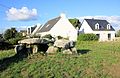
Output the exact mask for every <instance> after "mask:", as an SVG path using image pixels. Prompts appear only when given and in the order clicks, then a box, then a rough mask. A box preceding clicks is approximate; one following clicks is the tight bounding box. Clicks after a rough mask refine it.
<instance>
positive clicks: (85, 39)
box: [78, 34, 98, 41]
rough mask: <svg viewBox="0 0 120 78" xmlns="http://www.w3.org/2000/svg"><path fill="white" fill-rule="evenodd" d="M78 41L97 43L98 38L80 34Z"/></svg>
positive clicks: (93, 35)
mask: <svg viewBox="0 0 120 78" xmlns="http://www.w3.org/2000/svg"><path fill="white" fill-rule="evenodd" d="M78 40H80V41H97V40H98V36H97V35H95V34H80V35H79V36H78Z"/></svg>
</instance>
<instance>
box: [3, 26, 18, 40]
mask: <svg viewBox="0 0 120 78" xmlns="http://www.w3.org/2000/svg"><path fill="white" fill-rule="evenodd" d="M16 34H17V30H16V29H15V28H11V29H7V30H6V31H5V33H4V35H3V37H4V39H5V40H8V39H11V38H15V37H16Z"/></svg>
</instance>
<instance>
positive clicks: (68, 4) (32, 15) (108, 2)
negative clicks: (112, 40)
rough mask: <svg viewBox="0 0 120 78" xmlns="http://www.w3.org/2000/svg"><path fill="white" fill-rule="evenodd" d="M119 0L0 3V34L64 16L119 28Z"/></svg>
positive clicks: (3, 1)
mask: <svg viewBox="0 0 120 78" xmlns="http://www.w3.org/2000/svg"><path fill="white" fill-rule="evenodd" d="M119 6H120V0H1V1H0V33H3V32H4V31H5V30H6V29H8V28H11V27H16V29H18V30H20V29H24V28H26V27H28V26H32V25H35V24H45V22H47V21H48V20H50V19H52V18H55V17H57V16H59V15H60V14H61V13H65V14H66V16H67V17H68V18H78V19H80V21H81V22H82V20H83V19H84V18H96V19H106V20H107V21H108V22H110V23H111V24H112V26H113V27H114V28H115V30H118V29H120V7H119Z"/></svg>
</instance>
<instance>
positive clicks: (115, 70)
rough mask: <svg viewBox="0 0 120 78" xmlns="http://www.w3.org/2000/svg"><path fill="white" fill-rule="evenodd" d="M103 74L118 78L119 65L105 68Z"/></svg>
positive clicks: (119, 74) (119, 72)
mask: <svg viewBox="0 0 120 78" xmlns="http://www.w3.org/2000/svg"><path fill="white" fill-rule="evenodd" d="M105 72H107V73H108V74H109V75H110V76H112V77H113V78H120V64H113V65H111V66H105Z"/></svg>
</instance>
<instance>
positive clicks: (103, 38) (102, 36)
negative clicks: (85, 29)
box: [93, 31, 115, 41]
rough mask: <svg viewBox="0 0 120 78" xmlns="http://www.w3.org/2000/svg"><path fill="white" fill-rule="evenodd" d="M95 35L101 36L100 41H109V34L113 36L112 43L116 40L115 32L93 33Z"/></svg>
mask: <svg viewBox="0 0 120 78" xmlns="http://www.w3.org/2000/svg"><path fill="white" fill-rule="evenodd" d="M93 33H94V34H100V38H99V41H108V34H111V39H110V40H111V41H113V40H114V39H115V31H93Z"/></svg>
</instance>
